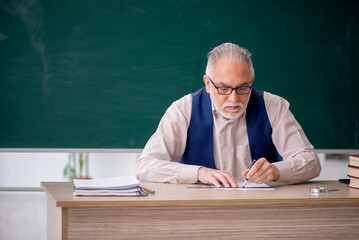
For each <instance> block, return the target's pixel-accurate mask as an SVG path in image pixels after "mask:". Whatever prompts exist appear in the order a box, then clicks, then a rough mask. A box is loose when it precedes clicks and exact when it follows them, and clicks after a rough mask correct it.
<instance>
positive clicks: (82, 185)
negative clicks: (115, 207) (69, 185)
mask: <svg viewBox="0 0 359 240" xmlns="http://www.w3.org/2000/svg"><path fill="white" fill-rule="evenodd" d="M73 182H74V195H75V196H147V195H148V193H147V192H145V191H143V190H142V188H141V186H140V181H139V180H138V179H137V178H135V177H116V178H103V179H91V180H88V179H74V180H73Z"/></svg>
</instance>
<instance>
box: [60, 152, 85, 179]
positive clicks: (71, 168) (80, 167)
mask: <svg viewBox="0 0 359 240" xmlns="http://www.w3.org/2000/svg"><path fill="white" fill-rule="evenodd" d="M63 176H64V178H66V179H68V180H70V181H72V179H75V178H79V179H89V178H90V177H89V153H82V152H80V153H69V155H68V162H67V164H66V166H65V168H64V170H63Z"/></svg>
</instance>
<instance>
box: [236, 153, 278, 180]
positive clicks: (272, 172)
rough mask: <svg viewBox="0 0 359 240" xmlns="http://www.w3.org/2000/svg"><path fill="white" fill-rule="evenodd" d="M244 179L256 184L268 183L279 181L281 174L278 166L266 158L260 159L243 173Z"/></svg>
mask: <svg viewBox="0 0 359 240" xmlns="http://www.w3.org/2000/svg"><path fill="white" fill-rule="evenodd" d="M242 175H243V176H244V177H247V179H248V180H251V181H252V182H255V183H268V182H272V181H276V180H278V179H279V176H280V173H279V170H278V168H277V167H276V166H274V165H273V164H271V163H270V162H268V161H267V159H265V158H260V159H258V160H257V161H256V163H255V164H254V165H253V166H252V168H251V170H249V169H247V170H245V171H243V172H242Z"/></svg>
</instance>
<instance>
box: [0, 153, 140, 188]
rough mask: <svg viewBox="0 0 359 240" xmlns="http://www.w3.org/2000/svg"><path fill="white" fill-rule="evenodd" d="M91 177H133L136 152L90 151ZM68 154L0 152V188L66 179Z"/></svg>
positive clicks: (30, 185) (27, 185)
mask: <svg viewBox="0 0 359 240" xmlns="http://www.w3.org/2000/svg"><path fill="white" fill-rule="evenodd" d="M89 156H90V157H89V175H90V177H92V178H105V177H116V176H134V175H135V164H136V162H137V159H138V157H139V156H138V153H90V155H89ZM67 162H68V153H10V152H9V153H5V152H3V153H1V152H0V187H40V182H42V181H67V180H66V179H65V178H64V177H63V169H64V167H65V166H66V164H67Z"/></svg>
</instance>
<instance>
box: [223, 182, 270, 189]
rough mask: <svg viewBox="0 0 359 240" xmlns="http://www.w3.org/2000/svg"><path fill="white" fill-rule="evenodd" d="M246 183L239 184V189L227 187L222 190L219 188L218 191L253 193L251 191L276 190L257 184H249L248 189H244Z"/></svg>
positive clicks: (263, 184)
mask: <svg viewBox="0 0 359 240" xmlns="http://www.w3.org/2000/svg"><path fill="white" fill-rule="evenodd" d="M243 184H244V183H238V187H237V188H225V187H221V188H217V189H218V190H226V191H251V190H256V191H258V190H274V188H272V187H271V186H269V185H267V184H265V183H262V184H257V183H252V182H247V185H246V187H245V188H244V187H243Z"/></svg>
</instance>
